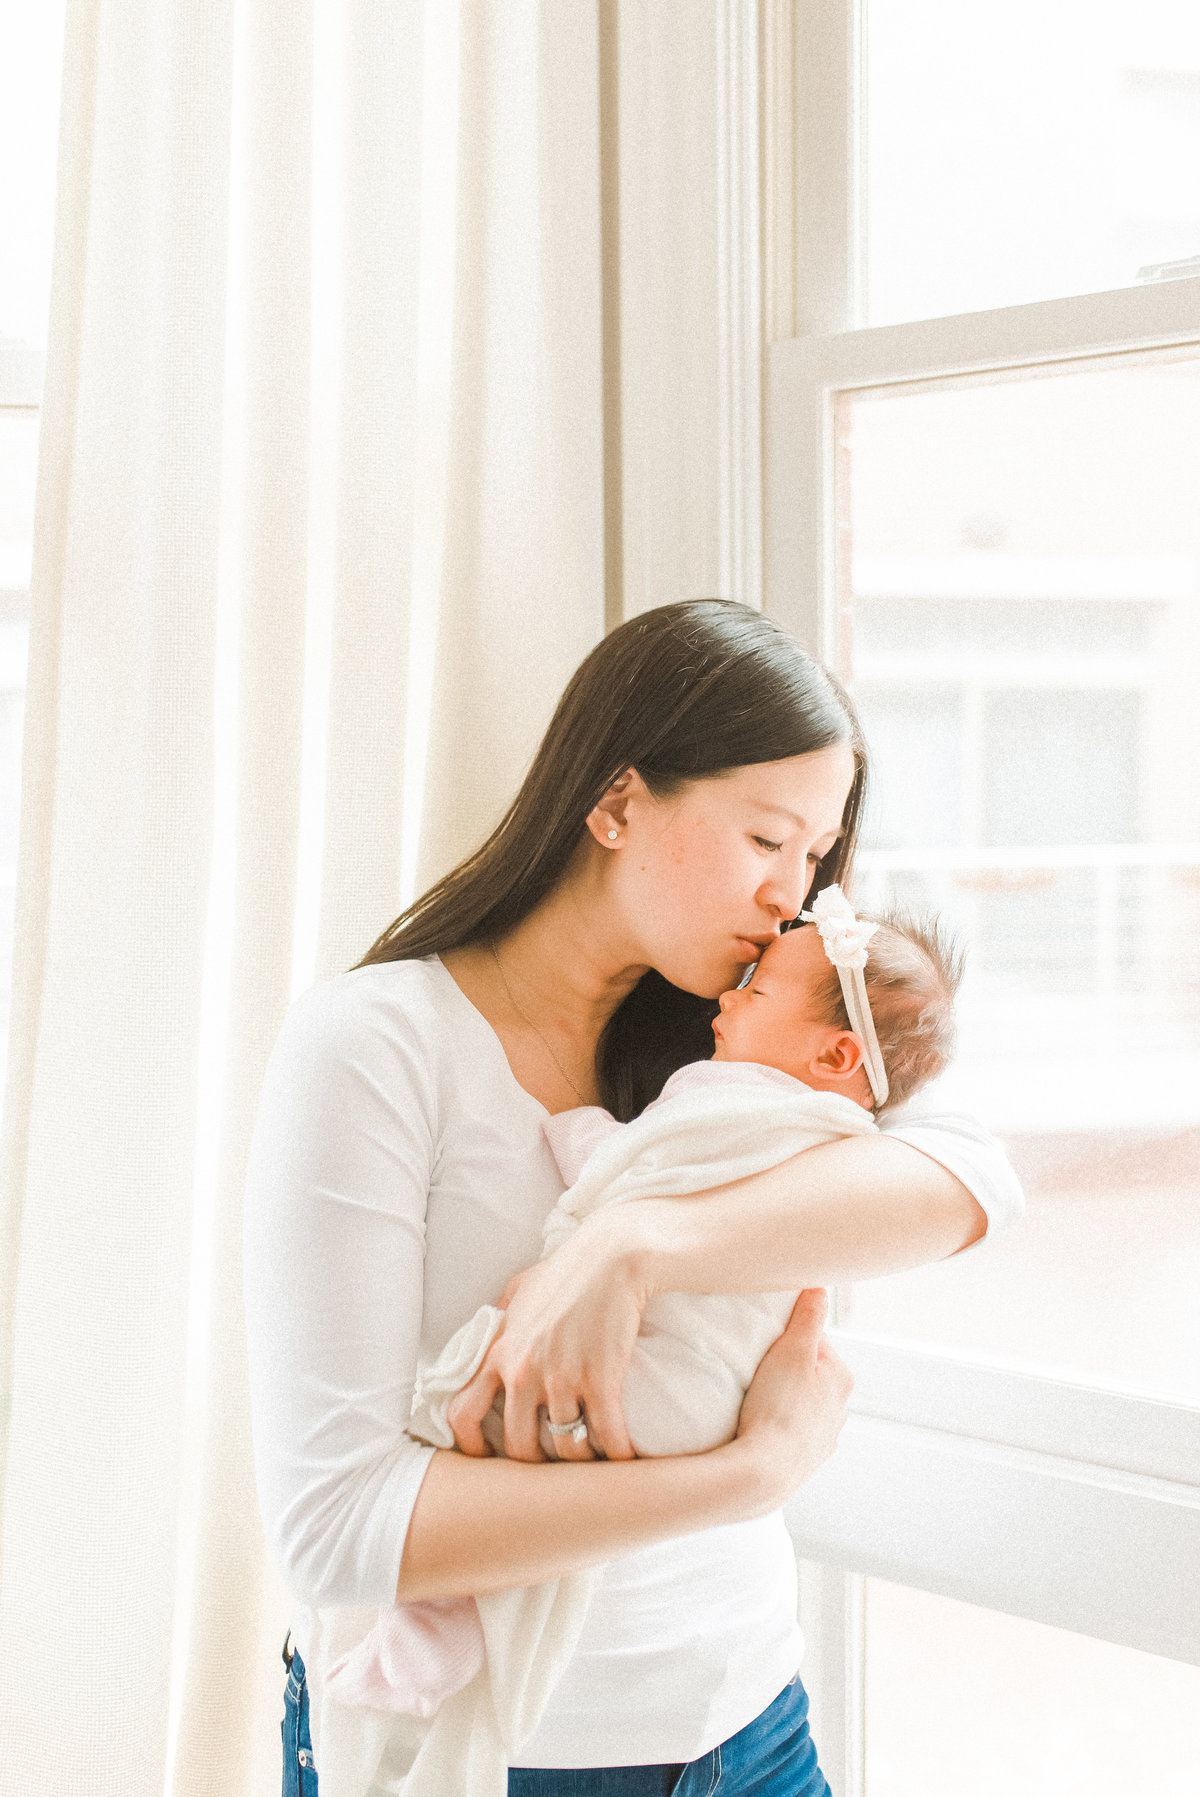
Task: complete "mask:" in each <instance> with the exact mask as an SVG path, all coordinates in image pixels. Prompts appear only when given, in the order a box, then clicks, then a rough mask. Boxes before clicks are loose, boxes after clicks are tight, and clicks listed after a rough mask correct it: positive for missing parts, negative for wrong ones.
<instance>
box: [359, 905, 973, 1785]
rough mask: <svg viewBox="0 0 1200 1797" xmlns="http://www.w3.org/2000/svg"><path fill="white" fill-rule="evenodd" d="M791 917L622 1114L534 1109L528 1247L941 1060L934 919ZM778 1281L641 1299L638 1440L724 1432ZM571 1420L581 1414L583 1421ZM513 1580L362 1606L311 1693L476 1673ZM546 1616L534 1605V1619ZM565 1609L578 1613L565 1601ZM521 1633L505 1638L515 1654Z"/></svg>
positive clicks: (683, 1189)
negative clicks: (548, 1197)
mask: <svg viewBox="0 0 1200 1797" xmlns="http://www.w3.org/2000/svg"><path fill="white" fill-rule="evenodd" d="M805 918H806V919H807V920H809V921H810V922H811V923H812V925H813V926H815V927H810V928H797V929H792V930H789V931H788V932H787V933H786V934H784V935H783V936H781V937H779V938H778V939H777V940H776V941H774V942H772V943H771V944H770V946H769V947H768V948H767V949H766V950H765V952H764V953H763V956H762V958H761V960H760V961H759V962H758V964H757V966H756V967H755V968H754V969H753V972H752V974H751V976H750V977H749V979H748V980H747V982H746V983H745V984H743V985H742V986H740V987H738V988H737V989H736V990H734V991H730V992H726V993H724V994H723V995H722V997H721V999H720V1015H719V1016H718V1017H717V1018H716V1019H715V1020H714V1022H713V1036H714V1040H715V1047H714V1054H713V1058H712V1060H711V1061H695V1062H692V1063H690V1064H689V1065H687V1066H685V1067H682V1068H680V1069H679V1070H678V1072H676V1073H674V1074H672V1076H671V1078H670V1079H668V1081H667V1082H666V1084H665V1086H664V1087H663V1090H662V1093H661V1095H660V1096H659V1097H658V1098H657V1099H656V1100H655V1101H654V1102H653V1103H652V1104H651V1105H648V1106H647V1107H646V1110H645V1111H644V1112H643V1113H642V1115H641V1116H640V1117H638V1118H636V1119H635V1120H634V1121H633V1122H632V1123H629V1124H622V1123H618V1122H617V1121H616V1119H615V1118H613V1117H612V1116H611V1115H610V1114H609V1113H608V1112H607V1111H605V1110H602V1109H601V1108H600V1107H598V1106H587V1107H583V1108H581V1109H578V1110H572V1111H564V1112H562V1113H560V1114H559V1115H558V1116H556V1117H550V1118H548V1119H547V1121H546V1123H545V1125H544V1127H545V1130H546V1135H547V1137H548V1139H549V1142H550V1146H551V1148H552V1149H553V1151H554V1154H555V1158H556V1159H557V1161H558V1163H559V1167H560V1169H561V1171H562V1175H563V1178H564V1179H565V1180H566V1181H567V1186H568V1189H567V1190H566V1191H565V1192H564V1193H563V1195H562V1197H561V1198H560V1199H559V1201H558V1204H557V1205H556V1206H555V1208H554V1210H553V1211H552V1212H551V1213H550V1216H549V1217H548V1219H547V1221H546V1225H545V1229H544V1232H543V1233H544V1239H545V1244H546V1245H545V1250H544V1251H545V1252H546V1253H550V1252H552V1250H553V1249H554V1248H555V1247H556V1246H558V1244H559V1243H560V1242H562V1241H563V1240H565V1238H566V1237H567V1236H568V1235H569V1234H571V1233H572V1232H573V1231H574V1230H575V1229H576V1228H578V1226H579V1223H580V1222H581V1221H582V1219H583V1218H584V1217H586V1216H587V1215H589V1214H590V1213H591V1212H592V1211H593V1210H595V1209H598V1208H599V1207H600V1206H601V1205H603V1204H610V1203H615V1202H620V1201H623V1200H625V1199H629V1198H636V1197H650V1196H653V1197H656V1198H661V1197H664V1196H671V1195H678V1196H680V1197H681V1198H686V1196H687V1195H688V1194H691V1193H695V1192H698V1191H701V1190H704V1189H709V1188H712V1187H715V1186H719V1185H726V1184H729V1183H731V1182H732V1181H734V1180H736V1179H739V1178H743V1177H745V1176H747V1175H748V1174H750V1173H754V1172H757V1171H760V1170H761V1169H763V1168H764V1167H768V1166H774V1165H778V1164H779V1163H781V1162H782V1161H784V1160H787V1159H789V1158H790V1157H791V1156H792V1155H793V1154H796V1153H799V1152H801V1151H802V1150H803V1149H805V1148H808V1147H812V1146H815V1145H816V1144H817V1143H819V1142H826V1141H831V1140H836V1139H837V1138H838V1137H840V1136H848V1135H856V1134H864V1133H869V1132H871V1131H873V1130H874V1128H875V1122H874V1113H875V1112H876V1111H877V1110H879V1109H881V1108H882V1106H883V1105H884V1104H885V1103H893V1104H894V1103H899V1102H902V1101H903V1100H904V1099H907V1098H908V1097H909V1096H911V1094H912V1093H914V1092H915V1091H916V1090H917V1089H918V1088H919V1087H920V1086H922V1085H924V1084H925V1083H926V1081H928V1080H930V1079H932V1078H933V1077H934V1075H935V1074H937V1073H939V1072H940V1071H941V1070H942V1068H943V1067H944V1066H945V1065H946V1063H947V1061H948V1060H949V1057H950V1053H951V1049H952V1046H953V1035H954V1022H953V1009H952V1007H953V999H954V994H955V991H956V989H957V986H958V982H959V979H960V976H961V962H960V957H959V955H958V952H957V950H956V949H955V947H954V946H953V944H952V943H950V942H949V940H948V938H947V937H946V936H945V934H944V933H943V932H942V931H941V930H940V929H939V927H938V925H937V924H936V922H926V923H916V922H912V921H901V920H898V919H891V920H888V921H885V922H879V923H875V922H869V921H866V920H859V919H857V918H855V916H854V914H853V912H852V911H851V909H850V907H849V905H848V904H847V902H846V900H845V899H844V897H843V896H842V894H841V893H840V891H839V890H838V888H837V887H830V888H828V889H827V890H826V891H825V892H823V893H822V894H821V895H820V896H819V897H818V899H817V900H816V901H815V902H814V905H813V909H812V911H811V912H808V913H805ZM796 1295H797V1294H796V1293H795V1292H768V1293H750V1294H738V1295H730V1296H723V1295H715V1294H714V1295H711V1296H698V1295H693V1294H685V1293H677V1292H667V1293H660V1294H657V1295H656V1296H654V1297H652V1298H651V1299H650V1300H649V1301H648V1303H647V1305H646V1309H645V1313H644V1316H643V1319H642V1325H641V1330H640V1333H639V1336H638V1340H637V1343H636V1346H635V1350H634V1355H633V1359H632V1361H631V1363H630V1367H629V1371H628V1373H627V1375H626V1380H625V1384H624V1388H623V1393H622V1400H623V1408H624V1412H625V1419H626V1425H627V1428H628V1431H629V1436H630V1439H631V1441H632V1442H633V1445H634V1448H635V1450H636V1451H637V1453H638V1454H639V1455H647V1454H679V1453H699V1452H703V1451H705V1450H707V1449H709V1448H713V1447H716V1446H718V1445H719V1444H720V1443H722V1442H725V1441H728V1440H730V1439H731V1438H732V1437H733V1435H734V1434H735V1433H736V1429H737V1423H738V1416H739V1413H740V1410H741V1405H742V1399H743V1397H744V1396H745V1392H746V1388H747V1386H748V1385H749V1383H750V1380H751V1379H752V1377H753V1375H754V1371H755V1369H756V1367H757V1366H758V1363H759V1361H760V1360H761V1358H762V1356H763V1354H764V1353H765V1352H766V1350H767V1348H768V1347H769V1346H770V1344H771V1343H772V1342H773V1341H774V1340H775V1338H776V1337H777V1336H778V1335H779V1334H780V1332H781V1331H782V1329H783V1328H784V1326H785V1324H786V1323H787V1320H788V1317H789V1316H790V1314H791V1310H792V1306H793V1304H794V1302H795V1299H796ZM501 1322H502V1313H501V1312H500V1311H498V1310H496V1309H494V1308H493V1307H491V1306H488V1307H485V1308H484V1309H483V1310H481V1311H480V1312H478V1313H477V1314H476V1316H475V1317H474V1318H473V1319H472V1320H471V1321H470V1322H469V1323H467V1324H466V1325H464V1327H463V1328H462V1329H461V1330H459V1331H458V1332H457V1334H456V1335H455V1336H453V1337H452V1338H451V1340H450V1341H449V1342H448V1343H447V1345H446V1348H445V1349H444V1350H443V1352H442V1353H441V1354H440V1355H439V1356H438V1359H437V1361H436V1362H435V1364H434V1365H433V1366H432V1367H431V1368H430V1369H429V1370H428V1371H427V1373H426V1374H425V1375H424V1376H423V1378H422V1380H421V1385H420V1390H419V1393H418V1401H417V1404H416V1406H415V1408H414V1412H413V1417H412V1421H411V1423H410V1431H411V1433H413V1434H414V1435H416V1436H418V1437H419V1438H420V1439H422V1440H424V1441H428V1442H431V1443H433V1445H435V1446H441V1447H449V1446H452V1445H453V1436H452V1434H451V1432H450V1430H449V1428H448V1426H447V1423H446V1411H447V1408H448V1406H449V1403H450V1401H451V1399H452V1398H453V1397H454V1396H455V1395H456V1393H457V1392H458V1391H460V1390H461V1389H462V1387H463V1386H464V1385H465V1384H466V1383H467V1381H468V1380H469V1379H470V1378H472V1377H473V1376H474V1373H475V1372H476V1371H477V1369H478V1367H479V1365H480V1364H481V1362H482V1360H483V1358H484V1355H485V1354H486V1352H487V1349H488V1347H489V1346H490V1344H491V1342H492V1340H493V1339H494V1337H495V1334H496V1331H497V1330H498V1328H499V1327H500V1324H501ZM488 1424H489V1425H490V1427H489V1426H485V1430H484V1432H485V1435H486V1436H487V1439H488V1441H489V1443H490V1445H491V1446H492V1447H493V1448H494V1449H495V1451H497V1452H503V1425H502V1418H501V1416H500V1415H499V1413H494V1415H493V1417H491V1418H489V1419H488ZM574 1427H575V1428H576V1429H578V1430H584V1431H585V1430H586V1420H585V1419H583V1418H580V1419H579V1421H578V1422H577V1423H576V1424H575V1425H574ZM571 1428H572V1425H570V1424H560V1425H555V1426H554V1427H553V1429H551V1427H550V1425H548V1424H547V1423H546V1422H545V1420H543V1423H542V1430H541V1439H542V1444H543V1447H544V1449H546V1451H547V1452H548V1453H550V1454H553V1452H554V1437H555V1436H556V1435H558V1436H561V1435H562V1434H564V1433H566V1432H568V1431H569V1430H570V1429H571ZM580 1439H582V1437H580ZM589 1576H590V1575H587V1574H580V1575H576V1579H575V1580H564V1581H559V1586H560V1593H562V1594H564V1601H565V1594H566V1591H567V1588H568V1587H572V1588H574V1587H575V1586H576V1585H577V1586H578V1591H577V1592H576V1597H577V1598H580V1600H581V1601H583V1602H584V1607H586V1593H587V1592H588V1590H590V1587H589V1586H588V1584H587V1580H588V1578H589ZM521 1596H522V1594H521V1593H517V1592H510V1593H495V1594H491V1595H490V1596H489V1597H487V1598H484V1599H480V1600H479V1606H478V1608H477V1605H476V1601H475V1600H473V1599H469V1598H468V1599H448V1600H443V1601H439V1602H437V1603H427V1604H411V1605H397V1606H393V1607H391V1608H388V1609H385V1610H382V1611H381V1612H380V1619H379V1623H378V1625H377V1627H376V1628H375V1629H373V1630H372V1631H371V1633H370V1634H369V1635H368V1636H367V1637H366V1639H365V1640H363V1641H361V1642H360V1643H359V1644H358V1646H357V1647H355V1648H354V1649H353V1650H352V1651H351V1652H349V1653H347V1654H345V1655H343V1656H342V1658H341V1659H340V1660H339V1661H338V1662H337V1663H336V1664H335V1665H333V1666H331V1667H330V1669H329V1674H328V1681H327V1685H328V1690H329V1692H330V1694H331V1695H333V1696H335V1697H336V1699H337V1701H338V1702H339V1703H341V1704H347V1705H354V1706H365V1707H369V1708H375V1709H382V1710H390V1711H393V1712H396V1713H401V1714H407V1715H409V1716H425V1717H428V1716H432V1715H434V1713H435V1712H436V1711H437V1710H438V1709H439V1707H440V1706H441V1705H442V1704H443V1703H444V1701H445V1700H446V1699H447V1698H448V1697H450V1696H452V1695H453V1694H454V1693H455V1692H459V1691H462V1689H463V1687H464V1686H466V1685H467V1684H468V1682H469V1681H470V1680H471V1679H472V1678H473V1677H475V1675H476V1674H477V1673H478V1672H479V1671H480V1668H481V1666H482V1664H483V1661H484V1633H485V1631H484V1629H483V1627H481V1624H480V1620H479V1614H480V1610H481V1609H482V1610H483V1611H484V1612H485V1621H488V1622H489V1626H488V1628H487V1630H486V1633H487V1637H488V1642H489V1644H490V1654H489V1660H491V1659H494V1657H495V1654H496V1650H497V1643H498V1642H501V1643H503V1647H504V1652H505V1654H506V1655H507V1654H508V1653H509V1651H510V1645H511V1642H512V1640H513V1638H514V1636H513V1630H514V1628H515V1629H516V1631H517V1633H518V1634H519V1633H520V1629H521V1627H522V1626H523V1625H522V1624H521V1623H520V1622H519V1620H516V1619H517V1618H518V1616H519V1611H518V1608H516V1607H514V1606H519V1604H520V1600H521ZM504 1604H507V1605H508V1606H509V1611H510V1612H511V1613H509V1614H507V1615H506V1617H505V1620H504V1624H503V1627H501V1626H500V1623H499V1622H493V1621H491V1620H490V1618H489V1614H488V1606H501V1605H504ZM547 1614H548V1613H547V1612H545V1611H542V1612H539V1618H538V1622H537V1628H538V1629H539V1630H541V1631H543V1633H544V1631H545V1629H546V1627H547V1626H548V1624H547V1621H546V1616H547ZM572 1614H573V1615H574V1616H576V1617H579V1618H581V1616H582V1614H583V1611H582V1610H581V1609H580V1608H579V1603H578V1602H577V1603H576V1605H575V1609H574V1611H573V1612H572ZM506 1630H507V1631H508V1632H507V1633H506V1632H505V1631H506ZM576 1632H577V1630H576ZM530 1639H533V1637H532V1635H531V1636H530ZM527 1646H528V1643H527V1642H526V1641H524V1640H523V1641H522V1644H521V1651H525V1650H526V1648H527ZM514 1651H515V1650H514ZM538 1651H539V1652H542V1653H543V1654H544V1647H539V1649H538ZM563 1654H564V1658H565V1657H569V1647H568V1645H567V1643H566V1640H565V1638H564V1641H563ZM465 1695H466V1693H464V1696H465ZM460 1726H461V1724H460ZM490 1726H492V1727H494V1726H495V1724H494V1723H491V1724H490ZM507 1745H509V1746H511V1745H512V1743H507ZM440 1763H441V1762H439V1764H440ZM445 1775H446V1774H445V1768H444V1766H443V1771H442V1776H443V1777H444V1776H445ZM406 1788H407V1787H406ZM430 1788H435V1787H434V1786H432V1785H431V1787H430Z"/></svg>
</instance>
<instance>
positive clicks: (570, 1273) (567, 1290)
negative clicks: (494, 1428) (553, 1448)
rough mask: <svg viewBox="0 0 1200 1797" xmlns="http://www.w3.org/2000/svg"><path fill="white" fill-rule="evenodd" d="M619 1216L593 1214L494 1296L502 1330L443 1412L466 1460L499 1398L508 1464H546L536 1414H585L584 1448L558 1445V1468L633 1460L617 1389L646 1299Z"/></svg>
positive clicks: (565, 1440)
mask: <svg viewBox="0 0 1200 1797" xmlns="http://www.w3.org/2000/svg"><path fill="white" fill-rule="evenodd" d="M624 1208H625V1207H624V1206H621V1205H617V1206H614V1207H613V1208H612V1209H611V1210H607V1211H598V1212H596V1213H595V1214H594V1215H593V1216H591V1217H589V1218H588V1219H587V1220H586V1222H584V1223H583V1224H582V1225H581V1226H580V1228H579V1229H577V1230H576V1232H575V1234H574V1235H573V1236H571V1237H570V1238H569V1240H567V1241H566V1242H564V1243H563V1244H562V1246H561V1247H559V1248H556V1249H555V1251H554V1253H553V1254H551V1255H550V1256H549V1257H548V1258H547V1259H546V1260H540V1261H538V1262H537V1263H536V1265H534V1266H532V1267H529V1268H527V1270H526V1271H525V1272H524V1273H518V1274H517V1275H516V1277H515V1278H514V1279H511V1280H510V1281H509V1283H508V1285H507V1286H506V1288H505V1290H504V1293H503V1295H502V1297H501V1306H502V1308H503V1309H504V1312H505V1316H504V1325H503V1327H502V1328H501V1330H500V1333H499V1335H498V1336H497V1337H496V1339H495V1341H494V1342H493V1343H492V1345H491V1347H490V1349H489V1350H488V1353H487V1356H486V1358H485V1359H484V1362H483V1364H482V1366H481V1367H480V1369H479V1371H478V1372H477V1373H476V1375H475V1377H474V1378H473V1379H472V1380H471V1382H470V1384H468V1385H465V1386H464V1387H463V1389H462V1391H461V1392H459V1394H458V1396H457V1397H456V1398H455V1399H454V1401H453V1403H452V1404H451V1405H450V1409H449V1412H448V1421H449V1424H450V1427H451V1429H452V1430H453V1431H454V1439H455V1440H456V1442H457V1443H458V1445H459V1447H460V1448H461V1449H462V1451H463V1452H464V1453H465V1454H474V1455H477V1456H478V1455H482V1454H486V1453H487V1452H488V1448H487V1445H486V1443H485V1442H484V1438H483V1434H482V1430H481V1426H480V1425H481V1424H482V1421H483V1418H484V1417H485V1416H486V1415H487V1413H488V1411H489V1410H490V1409H491V1407H492V1403H493V1400H494V1399H495V1397H496V1394H497V1392H498V1391H500V1390H501V1389H503V1392H504V1445H505V1452H506V1453H507V1454H508V1456H509V1458H510V1459H513V1460H544V1459H545V1458H546V1456H545V1455H544V1454H543V1453H542V1451H541V1448H540V1446H539V1444H538V1411H539V1408H544V1409H545V1411H546V1413H547V1415H548V1416H549V1419H550V1421H551V1422H552V1423H569V1422H574V1421H575V1420H576V1419H577V1418H578V1417H579V1416H581V1415H586V1418H587V1426H588V1434H589V1437H590V1442H588V1441H584V1442H579V1443H575V1442H573V1441H572V1440H571V1438H570V1436H568V1435H560V1436H558V1437H557V1438H556V1443H557V1448H558V1457H559V1459H560V1460H591V1459H594V1458H595V1455H594V1453H593V1449H592V1446H591V1445H590V1444H591V1443H595V1446H596V1447H597V1448H598V1449H599V1450H600V1452H601V1453H603V1454H604V1455H605V1457H606V1458H607V1459H609V1460H632V1459H633V1458H634V1452H633V1445H632V1443H631V1442H630V1440H629V1434H628V1431H627V1430H626V1427H625V1418H624V1415H623V1413H622V1410H621V1388H622V1386H623V1384H624V1382H625V1373H626V1371H627V1369H628V1366H629V1362H630V1359H631V1357H632V1355H633V1347H634V1343H635V1341H636V1340H637V1332H638V1326H639V1324H640V1322H641V1318H642V1309H643V1307H644V1305H645V1302H646V1298H647V1296H648V1292H647V1291H646V1290H644V1289H639V1285H638V1280H637V1277H636V1274H635V1272H634V1270H633V1265H632V1257H631V1256H630V1255H629V1254H628V1252H627V1251H626V1249H625V1232H623V1230H622V1223H623V1221H624V1219H622V1218H621V1216H620V1212H621V1210H623V1209H624Z"/></svg>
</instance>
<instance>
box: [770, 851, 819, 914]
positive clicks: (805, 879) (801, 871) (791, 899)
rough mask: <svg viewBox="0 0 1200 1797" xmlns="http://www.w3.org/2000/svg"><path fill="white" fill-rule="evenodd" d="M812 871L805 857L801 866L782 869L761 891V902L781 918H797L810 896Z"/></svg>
mask: <svg viewBox="0 0 1200 1797" xmlns="http://www.w3.org/2000/svg"><path fill="white" fill-rule="evenodd" d="M811 873H812V869H811V868H810V867H809V864H808V857H807V856H805V858H804V860H803V861H802V862H801V863H800V866H799V867H798V868H796V869H795V871H792V870H791V869H783V868H780V870H779V871H778V873H775V874H773V875H772V876H771V878H770V879H769V880H768V881H767V882H766V884H765V885H764V886H762V887H761V888H760V890H759V895H758V896H759V900H760V902H761V903H762V904H764V905H767V906H769V907H770V909H772V910H773V911H775V912H776V913H777V914H778V915H779V917H781V918H783V919H786V920H788V921H790V920H791V919H792V918H793V917H797V916H798V915H799V913H800V912H801V911H802V910H803V908H804V900H805V898H806V897H807V896H808V888H809V885H810V883H811V879H810V876H811Z"/></svg>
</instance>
